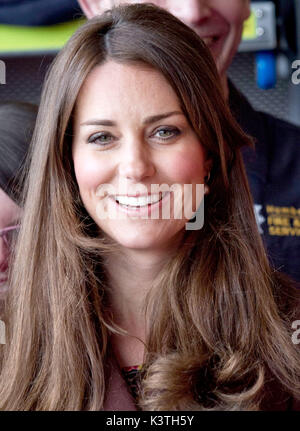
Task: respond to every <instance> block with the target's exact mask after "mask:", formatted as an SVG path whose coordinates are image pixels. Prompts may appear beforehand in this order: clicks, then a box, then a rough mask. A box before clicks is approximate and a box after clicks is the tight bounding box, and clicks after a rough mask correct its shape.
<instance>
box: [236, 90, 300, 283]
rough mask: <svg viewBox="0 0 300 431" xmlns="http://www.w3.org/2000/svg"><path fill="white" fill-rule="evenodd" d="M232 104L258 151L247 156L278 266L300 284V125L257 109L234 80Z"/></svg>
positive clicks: (271, 252) (262, 221)
mask: <svg viewBox="0 0 300 431" xmlns="http://www.w3.org/2000/svg"><path fill="white" fill-rule="evenodd" d="M229 90H230V97H229V102H230V107H231V110H232V112H233V114H234V116H235V117H236V119H237V121H238V122H239V124H240V125H241V126H242V128H243V129H244V130H245V132H246V133H248V134H249V135H251V136H253V137H254V138H255V141H256V149H255V151H253V150H252V149H250V148H244V149H243V150H242V152H243V158H244V162H245V166H246V171H247V174H248V180H249V183H250V188H251V192H252V195H253V199H254V203H255V210H256V216H257V219H259V223H258V224H259V227H260V229H261V234H262V237H263V241H264V243H265V245H266V249H267V251H268V255H269V258H270V261H271V263H272V264H273V266H274V267H275V268H276V269H278V270H280V271H283V272H285V273H286V274H288V275H289V276H291V277H292V278H294V279H295V280H296V281H298V282H300V128H299V127H296V126H294V125H292V124H290V123H287V122H285V121H282V120H280V119H277V118H275V117H272V116H271V115H268V114H266V113H262V112H258V111H255V110H254V109H253V108H252V106H251V105H250V104H249V102H248V101H247V99H246V98H245V97H244V96H243V95H242V94H241V93H240V92H239V91H238V90H237V89H236V88H235V87H234V86H233V84H232V83H231V82H229Z"/></svg>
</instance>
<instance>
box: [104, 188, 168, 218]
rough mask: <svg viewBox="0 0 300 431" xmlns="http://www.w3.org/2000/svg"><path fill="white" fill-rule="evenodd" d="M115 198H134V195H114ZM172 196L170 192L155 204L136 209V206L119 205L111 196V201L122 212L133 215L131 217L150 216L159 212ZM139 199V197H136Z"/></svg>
mask: <svg viewBox="0 0 300 431" xmlns="http://www.w3.org/2000/svg"><path fill="white" fill-rule="evenodd" d="M149 195H151V193H149V194H148V195H145V194H144V195H140V196H149ZM114 196H132V195H114ZM169 196H170V192H167V193H166V194H165V196H164V197H163V198H161V199H160V200H159V201H157V202H155V203H153V204H148V205H144V206H141V207H136V206H131V207H130V206H125V205H122V204H119V203H118V202H117V201H116V200H115V198H114V197H113V196H109V198H110V200H111V201H112V202H113V203H114V204H115V205H117V208H118V210H119V211H122V212H124V213H126V214H131V215H140V216H142V215H146V214H147V215H150V214H151V212H152V211H154V210H158V208H159V209H160V208H161V207H162V205H163V203H164V202H165V201H166V200H167V199H168V197H169ZM135 197H137V196H135Z"/></svg>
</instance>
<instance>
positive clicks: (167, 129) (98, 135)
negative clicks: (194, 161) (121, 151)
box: [88, 126, 180, 147]
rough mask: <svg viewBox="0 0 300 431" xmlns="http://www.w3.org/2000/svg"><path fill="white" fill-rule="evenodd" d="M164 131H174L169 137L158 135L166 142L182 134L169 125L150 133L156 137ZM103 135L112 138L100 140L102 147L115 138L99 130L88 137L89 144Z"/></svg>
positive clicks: (159, 138)
mask: <svg viewBox="0 0 300 431" xmlns="http://www.w3.org/2000/svg"><path fill="white" fill-rule="evenodd" d="M162 131H165V132H170V133H172V135H171V136H169V137H167V138H162V137H159V136H157V137H156V138H157V139H158V140H160V141H164V142H165V141H168V140H169V139H172V138H174V137H176V136H178V135H179V134H180V131H179V129H178V128H177V127H167V126H164V127H159V128H158V129H156V130H155V131H154V133H152V135H150V137H151V138H155V135H156V134H157V133H159V132H162ZM103 136H107V137H109V138H110V140H109V142H99V144H100V145H101V146H102V147H105V146H107V145H109V144H110V143H111V140H113V139H114V136H113V135H112V134H111V133H109V132H99V133H95V134H94V135H92V136H90V137H89V138H88V143H89V144H97V140H98V139H99V138H101V137H103Z"/></svg>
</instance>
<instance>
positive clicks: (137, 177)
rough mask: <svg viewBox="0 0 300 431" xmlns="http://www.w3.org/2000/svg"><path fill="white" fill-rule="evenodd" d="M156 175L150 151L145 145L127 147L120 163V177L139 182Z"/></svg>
mask: <svg viewBox="0 0 300 431" xmlns="http://www.w3.org/2000/svg"><path fill="white" fill-rule="evenodd" d="M154 173H155V167H154V163H153V161H152V159H151V156H150V154H149V151H148V150H147V149H146V148H144V147H143V145H134V144H133V145H131V146H127V147H126V149H125V150H124V154H122V159H121V161H120V163H119V175H120V176H121V177H123V178H126V179H130V180H132V181H135V182H138V181H141V180H143V179H145V178H147V177H151V176H152V175H153V174H154Z"/></svg>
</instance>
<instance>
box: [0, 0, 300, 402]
mask: <svg viewBox="0 0 300 431" xmlns="http://www.w3.org/2000/svg"><path fill="white" fill-rule="evenodd" d="M108 59H111V60H113V61H116V62H122V63H130V64H134V63H143V64H146V65H148V66H150V67H152V68H154V69H156V70H158V71H160V72H161V73H162V74H163V75H164V76H165V77H166V78H167V80H168V81H169V83H170V84H171V85H172V87H173V89H174V91H175V92H176V94H177V96H178V98H179V100H180V103H181V105H182V109H183V111H184V113H185V115H186V117H187V118H188V120H189V121H190V124H191V125H192V127H193V129H194V130H195V132H196V133H197V135H198V136H199V140H200V141H201V143H202V144H203V145H204V146H205V147H206V148H207V150H208V154H209V156H210V157H211V158H212V160H213V168H212V171H211V181H210V194H209V196H208V197H207V199H206V201H205V220H206V221H205V223H204V227H203V228H202V229H201V230H198V231H185V233H184V238H183V242H182V244H181V245H180V247H179V248H178V250H176V253H174V256H172V258H170V260H169V261H168V262H167V263H166V265H165V267H164V269H163V271H162V272H161V273H160V274H159V277H158V278H157V279H155V280H153V287H152V289H151V290H150V291H149V293H148V296H147V300H146V302H145V312H146V315H147V322H148V329H147V338H146V340H144V341H145V345H146V349H145V357H144V367H143V369H144V371H143V375H142V380H141V386H140V398H139V405H140V408H142V409H148V410H187V409H200V410H201V409H203V410H206V409H221V410H237V409H244V410H251V409H260V408H263V402H264V395H263V394H264V389H265V387H266V385H267V384H268V380H269V379H273V380H274V379H275V381H276V382H278V383H279V384H280V385H281V386H282V387H283V389H285V390H286V391H287V392H288V393H290V394H293V395H295V396H296V397H299V394H300V389H299V376H300V365H299V364H300V361H299V352H298V351H297V350H296V346H295V345H293V343H292V341H291V333H290V332H291V329H290V322H291V319H292V318H293V316H292V314H291V312H290V310H292V307H290V305H291V304H292V301H293V294H292V292H293V291H292V287H291V290H290V291H289V292H290V293H289V294H286V297H284V298H283V296H284V294H283V292H284V291H285V287H289V284H288V282H286V281H284V280H283V279H282V278H281V277H280V276H279V274H277V273H276V272H275V271H274V270H272V269H271V268H270V266H269V263H268V260H267V258H266V255H265V251H264V248H263V244H262V241H261V239H260V235H259V233H258V230H257V226H256V222H255V217H254V214H253V209H252V208H253V206H252V200H251V196H250V193H249V188H248V184H247V180H246V177H245V172H244V168H243V164H242V159H241V154H240V148H241V147H242V146H243V145H249V144H250V143H251V142H250V139H249V138H248V137H247V136H246V135H245V134H244V133H243V132H242V130H241V129H240V128H239V126H238V125H237V123H236V122H235V121H234V119H233V118H232V116H231V114H230V112H229V110H228V107H227V105H226V103H225V101H224V99H223V95H222V90H221V85H220V82H219V77H218V74H217V71H216V67H215V64H214V62H213V60H212V57H211V56H210V53H209V51H208V50H207V48H206V47H205V45H204V43H203V42H202V41H201V39H200V38H199V37H198V36H197V35H196V34H195V33H194V32H193V31H192V30H191V29H189V28H188V27H187V26H185V25H184V24H183V23H181V22H180V21H179V20H177V19H176V18H175V17H173V16H172V15H170V14H169V13H168V12H166V11H164V10H162V9H159V8H157V7H154V6H151V5H145V4H144V5H131V6H126V7H125V6H123V7H118V8H115V9H113V10H112V11H109V12H107V13H105V14H103V15H102V16H100V17H96V18H94V19H92V20H90V21H89V22H87V23H86V24H85V25H83V26H82V27H81V28H80V29H79V30H78V31H77V32H76V33H75V34H74V35H73V37H72V38H71V39H70V41H69V42H68V43H67V44H66V46H65V47H64V48H63V50H62V51H61V52H60V53H59V55H58V56H57V58H56V60H55V61H54V64H53V65H52V67H51V70H50V73H49V74H48V76H47V80H46V83H45V86H44V89H43V94H42V99H41V106H40V110H39V114H38V120H37V127H36V130H35V133H34V138H33V145H32V151H31V155H30V158H29V160H30V168H29V171H28V176H27V182H26V187H25V193H24V217H23V221H22V227H21V230H20V234H19V238H18V243H17V245H16V248H15V256H14V265H13V270H12V274H11V289H10V292H9V296H8V299H7V303H6V310H5V311H6V318H5V321H6V325H7V344H6V345H5V346H3V347H2V350H3V355H2V364H1V376H0V381H1V385H0V408H1V409H2V410H98V409H101V408H103V403H104V399H105V393H106V378H105V376H106V374H105V363H106V361H107V355H108V350H109V335H110V333H111V331H119V332H120V330H119V329H118V328H117V327H116V325H114V323H113V321H112V319H111V318H110V314H109V308H108V305H107V286H108V283H107V282H108V280H107V275H106V273H105V270H104V265H103V259H102V258H103V256H104V255H105V254H106V253H114V251H115V250H116V247H117V245H116V244H112V243H110V241H109V240H108V239H107V238H105V237H104V235H102V232H101V231H100V230H99V228H98V227H97V226H96V225H95V223H94V221H93V220H92V219H91V218H90V217H89V215H88V214H87V212H86V211H85V209H84V207H83V204H82V202H81V199H80V195H79V191H78V186H77V183H76V179H75V175H74V169H73V162H72V157H71V146H72V133H73V131H72V115H73V112H74V107H75V103H76V99H77V96H78V93H79V90H80V88H81V86H82V84H83V82H84V81H85V79H86V78H87V76H88V74H89V73H90V72H91V70H92V69H93V68H94V67H95V66H96V65H99V64H101V63H103V62H105V61H106V60H108ZM282 298H283V299H282Z"/></svg>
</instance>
